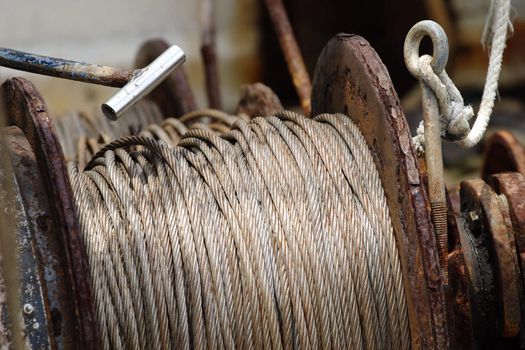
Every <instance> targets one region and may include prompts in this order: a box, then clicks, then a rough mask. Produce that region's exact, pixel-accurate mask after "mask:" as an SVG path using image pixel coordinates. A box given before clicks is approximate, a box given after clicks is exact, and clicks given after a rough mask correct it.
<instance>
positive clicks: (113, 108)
mask: <svg viewBox="0 0 525 350" xmlns="http://www.w3.org/2000/svg"><path fill="white" fill-rule="evenodd" d="M185 60H186V55H185V54H184V52H183V51H182V50H181V49H180V48H179V47H178V46H176V45H173V46H171V47H170V48H169V49H167V50H166V51H164V52H163V53H162V54H161V55H160V56H159V57H157V59H156V60H155V61H153V62H151V63H150V64H149V65H148V66H147V67H145V68H143V69H140V70H139V71H138V74H136V75H134V76H133V77H132V78H131V80H130V81H129V82H128V83H127V84H126V85H125V86H124V87H123V88H122V89H120V90H119V91H118V92H117V93H116V94H115V95H113V97H111V98H110V99H109V100H108V101H107V102H106V103H104V104H103V105H102V112H104V114H105V115H106V117H108V118H109V119H111V120H117V119H118V118H119V117H121V116H122V114H124V113H125V112H126V111H127V110H128V109H129V108H131V107H132V106H133V105H134V104H135V103H137V102H138V101H139V100H140V99H141V98H142V97H144V96H146V95H147V94H148V93H150V92H151V91H152V90H153V89H154V88H156V87H157V86H158V85H159V84H160V83H161V82H162V81H164V79H166V78H167V77H168V75H169V74H170V73H171V72H172V71H173V70H174V69H175V68H177V67H178V66H180V65H181V64H182V63H184V61H185Z"/></svg>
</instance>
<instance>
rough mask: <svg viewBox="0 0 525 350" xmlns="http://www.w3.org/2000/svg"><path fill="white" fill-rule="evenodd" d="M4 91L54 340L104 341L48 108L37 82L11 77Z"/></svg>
mask: <svg viewBox="0 0 525 350" xmlns="http://www.w3.org/2000/svg"><path fill="white" fill-rule="evenodd" d="M2 94H3V100H4V101H5V104H6V114H7V117H8V121H7V122H8V124H9V125H11V129H12V130H9V131H10V135H11V136H12V137H13V140H12V142H11V145H12V146H13V147H15V148H16V149H17V150H18V153H16V154H15V156H16V157H18V158H19V159H18V161H17V163H18V164H17V165H16V166H15V167H14V170H15V176H17V182H18V184H19V189H20V193H21V199H22V202H23V203H24V205H25V207H26V209H25V210H26V211H27V214H28V215H29V216H31V217H30V218H29V221H30V222H29V223H28V224H29V227H30V229H31V235H32V237H31V238H32V240H33V242H32V244H33V246H34V254H35V258H36V259H37V260H38V261H37V264H38V269H39V273H40V277H39V283H41V284H42V286H43V287H42V290H43V291H44V293H45V295H44V299H46V300H45V303H44V304H45V307H46V313H48V316H47V317H48V320H50V322H52V323H53V325H52V331H50V332H51V334H52V336H51V338H52V339H51V340H50V342H51V343H52V344H53V343H55V342H58V343H61V344H62V345H64V346H67V347H83V348H96V347H98V346H99V344H100V343H99V338H98V334H97V329H96V323H95V315H94V307H93V300H92V292H91V281H90V275H89V270H88V265H87V258H86V255H85V254H86V253H85V249H84V247H83V244H82V241H81V238H80V235H79V226H78V220H77V217H76V214H75V210H74V202H73V195H72V191H71V186H70V183H69V179H68V176H67V171H66V167H65V161H64V156H63V153H62V149H61V147H60V143H59V141H58V139H57V137H56V134H55V130H54V126H53V123H52V121H51V119H50V117H49V114H48V112H47V106H46V104H45V102H44V100H43V98H42V97H41V96H40V94H39V93H38V91H37V90H36V89H35V87H34V86H33V84H31V83H30V82H29V81H27V80H25V79H23V78H13V79H9V80H7V81H6V82H5V83H4V84H3V85H2ZM20 186H23V187H20ZM35 220H36V221H35ZM33 221H34V222H33ZM56 345H57V346H59V347H62V346H60V345H59V344H56Z"/></svg>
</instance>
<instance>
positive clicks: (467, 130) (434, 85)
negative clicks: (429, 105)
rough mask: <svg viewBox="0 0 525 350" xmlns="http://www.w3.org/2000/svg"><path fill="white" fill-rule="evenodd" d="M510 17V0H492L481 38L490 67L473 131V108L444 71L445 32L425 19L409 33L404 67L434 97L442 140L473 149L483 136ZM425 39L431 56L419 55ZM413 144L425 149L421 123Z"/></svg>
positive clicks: (492, 104) (405, 48)
mask: <svg viewBox="0 0 525 350" xmlns="http://www.w3.org/2000/svg"><path fill="white" fill-rule="evenodd" d="M509 16H510V0H492V1H491V5H490V12H489V15H488V17H487V22H486V25H485V29H484V31H483V36H482V43H483V46H484V47H487V48H488V51H489V56H490V59H489V67H488V72H487V77H486V80H485V87H484V91H483V97H482V100H481V105H480V109H479V111H478V115H477V117H476V119H475V122H474V124H473V125H472V128H471V126H470V120H471V119H472V118H473V117H474V109H473V108H472V106H468V105H467V106H465V103H464V101H463V97H462V96H461V93H460V91H459V90H458V88H457V87H456V85H455V84H454V82H453V81H452V80H451V79H450V77H449V76H448V74H447V72H446V71H445V66H446V63H447V60H448V50H449V47H448V39H447V36H446V34H445V31H444V30H443V28H441V26H440V25H439V24H437V23H436V22H433V21H429V20H425V21H421V22H418V23H417V24H416V25H414V26H413V27H412V29H410V31H409V32H408V34H407V37H406V39H405V45H404V58H405V64H406V66H407V68H408V70H409V72H410V73H411V74H412V75H413V76H414V77H415V78H417V79H418V80H419V81H420V83H421V84H422V85H426V86H427V87H429V88H430V90H432V92H433V93H434V94H435V96H436V99H437V101H438V104H439V112H440V117H441V137H442V138H443V139H445V140H447V141H452V142H456V143H458V144H459V145H461V146H463V147H472V146H474V145H476V144H477V143H478V142H479V141H480V140H481V138H482V137H483V134H484V133H485V130H486V128H487V125H488V123H489V121H490V115H491V114H492V108H493V107H494V100H495V98H496V94H497V88H498V79H499V75H500V71H501V63H502V60H503V51H504V49H505V45H506V44H505V42H506V40H507V35H508V31H509V30H510V31H511V32H512V30H513V29H512V23H511V22H510V20H509ZM425 36H429V37H430V39H431V40H432V44H433V51H434V52H433V55H432V56H429V55H422V56H419V46H420V44H421V40H422V39H423V38H424V37H425ZM413 142H414V146H415V147H416V149H417V150H418V151H420V152H422V151H423V150H424V127H423V123H421V124H420V125H419V127H418V129H417V135H416V136H415V137H414V138H413Z"/></svg>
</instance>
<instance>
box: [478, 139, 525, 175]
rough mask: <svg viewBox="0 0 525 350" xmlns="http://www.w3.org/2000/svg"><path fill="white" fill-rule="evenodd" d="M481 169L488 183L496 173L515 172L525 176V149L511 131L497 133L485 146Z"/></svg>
mask: <svg viewBox="0 0 525 350" xmlns="http://www.w3.org/2000/svg"><path fill="white" fill-rule="evenodd" d="M481 169H482V170H481V177H482V179H483V180H484V181H486V182H490V179H489V177H490V175H493V174H496V173H503V172H509V171H512V172H514V171H515V172H518V173H521V174H522V175H525V148H524V147H523V145H521V144H520V142H519V141H518V139H516V137H515V136H514V135H512V133H510V132H509V131H506V130H500V131H496V132H495V133H494V134H493V135H492V136H490V137H489V139H488V140H487V143H486V144H485V149H484V151H483V165H482V167H481Z"/></svg>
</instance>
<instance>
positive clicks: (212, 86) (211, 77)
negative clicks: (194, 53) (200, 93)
mask: <svg viewBox="0 0 525 350" xmlns="http://www.w3.org/2000/svg"><path fill="white" fill-rule="evenodd" d="M201 27H202V28H201V30H202V31H201V41H202V43H201V55H202V60H203V61H204V74H205V77H206V94H207V96H208V105H209V106H210V108H214V109H222V100H221V90H220V79H219V67H218V62H217V55H216V50H215V0H202V1H201Z"/></svg>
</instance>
